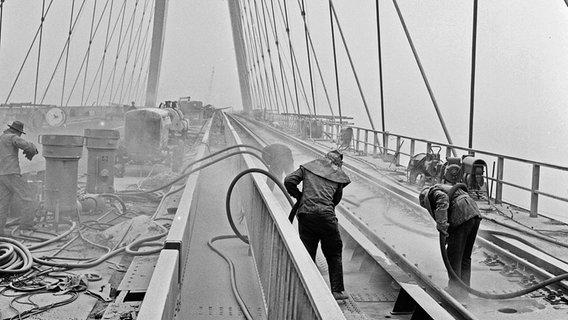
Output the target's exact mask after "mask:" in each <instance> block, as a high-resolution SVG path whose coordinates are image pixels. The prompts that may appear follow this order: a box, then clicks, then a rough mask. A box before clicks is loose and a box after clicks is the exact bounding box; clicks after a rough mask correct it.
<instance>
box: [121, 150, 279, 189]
mask: <svg viewBox="0 0 568 320" xmlns="http://www.w3.org/2000/svg"><path fill="white" fill-rule="evenodd" d="M243 153H246V154H250V155H252V156H254V157H256V158H258V159H259V160H260V161H261V162H262V163H263V164H264V165H265V166H266V167H268V165H267V164H266V162H265V161H264V160H263V159H262V158H261V157H260V156H259V155H257V154H256V153H254V152H252V151H247V150H241V151H238V152H233V153H229V154H227V155H225V156H223V157H221V158H219V159H215V160H214V161H212V162H209V163H207V164H204V165H202V166H199V167H197V168H194V169H192V170H191V171H189V172H187V173H184V174H182V175H181V176H179V177H177V178H175V179H174V180H172V181H170V182H168V183H167V184H165V185H163V186H160V187H158V188H155V189H152V190H149V191H143V192H128V191H123V192H122V194H128V195H133V194H144V193H153V192H156V191H159V190H162V189H164V188H167V187H169V186H171V185H173V184H175V183H176V182H178V181H180V180H182V179H184V178H186V177H187V176H189V175H190V174H192V173H194V172H196V171H199V170H201V169H204V168H207V167H208V166H210V165H212V164H214V163H217V162H219V161H221V160H224V159H226V158H229V157H232V156H235V155H240V154H243ZM199 161H201V159H200V160H197V161H194V162H192V163H190V164H189V165H188V166H191V165H193V163H195V162H199ZM184 171H185V169H184ZM117 194H121V193H117Z"/></svg>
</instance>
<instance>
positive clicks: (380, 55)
mask: <svg viewBox="0 0 568 320" xmlns="http://www.w3.org/2000/svg"><path fill="white" fill-rule="evenodd" d="M375 12H376V20H377V44H378V45H377V47H378V48H377V54H378V56H379V57H378V58H379V70H378V71H379V102H380V104H381V125H382V126H381V128H382V130H383V132H386V128H385V101H384V94H383V57H382V50H381V14H380V6H379V0H376V2H375ZM383 137H384V139H385V140H383V145H386V144H387V141H386V139H388V138H387V136H386V135H385V136H383Z"/></svg>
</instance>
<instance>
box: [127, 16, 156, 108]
mask: <svg viewBox="0 0 568 320" xmlns="http://www.w3.org/2000/svg"><path fill="white" fill-rule="evenodd" d="M153 10H154V6H152V7H151V9H150V15H149V18H148V23H147V26H146V31H145V32H144V38H143V40H142V43H141V44H140V41H139V43H138V45H137V47H136V54H135V58H134V64H133V66H132V73H131V75H130V81H129V84H128V93H127V96H128V97H129V99H128V100H132V101H134V98H135V97H133V96H132V90H133V89H134V84H133V83H134V78H135V75H134V74H135V73H136V67H137V66H138V62H139V61H140V62H141V64H142V63H143V62H144V53H145V52H146V51H145V50H146V45H147V43H148V35H149V34H150V32H149V30H150V21H151V20H152V16H151V14H152V13H153V12H154V11H153ZM145 14H146V12H145V10H144V12H142V19H141V20H144V15H145ZM135 92H136V91H135Z"/></svg>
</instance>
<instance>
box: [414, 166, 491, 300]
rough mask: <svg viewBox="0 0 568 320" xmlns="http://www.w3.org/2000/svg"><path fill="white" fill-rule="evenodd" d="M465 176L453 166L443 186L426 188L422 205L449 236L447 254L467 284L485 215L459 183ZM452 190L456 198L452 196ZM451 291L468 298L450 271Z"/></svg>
mask: <svg viewBox="0 0 568 320" xmlns="http://www.w3.org/2000/svg"><path fill="white" fill-rule="evenodd" d="M460 174H461V171H460V166H459V165H456V164H452V165H449V166H448V167H447V168H446V169H445V171H444V176H443V179H442V183H441V184H436V185H434V186H431V187H426V188H424V189H422V191H421V192H420V196H419V201H420V205H421V206H422V207H424V208H426V209H427V210H428V212H429V213H430V215H431V216H432V217H433V218H434V220H436V227H437V229H438V231H439V232H440V233H442V234H443V235H445V236H446V237H447V248H446V253H447V255H448V260H449V263H450V266H451V267H452V269H453V271H454V272H455V273H456V275H457V276H458V277H460V279H461V280H462V282H463V283H465V284H466V285H468V286H469V285H470V280H471V254H472V251H473V245H474V243H475V238H476V237H477V231H478V229H479V224H480V222H481V213H480V211H479V208H478V206H477V203H476V202H475V200H473V199H472V198H471V197H470V196H469V193H468V191H467V187H466V186H465V185H464V184H463V183H459V184H456V183H457V182H458V180H459V176H460ZM452 190H455V192H453V195H451V196H452V198H451V199H449V197H448V195H449V194H450V192H451V191H452ZM448 278H449V281H448V292H449V293H451V294H452V295H454V296H455V297H456V298H465V297H467V295H468V294H467V291H465V290H464V289H463V288H462V287H460V285H459V284H458V281H457V279H455V278H453V277H452V275H451V273H450V271H449V270H448Z"/></svg>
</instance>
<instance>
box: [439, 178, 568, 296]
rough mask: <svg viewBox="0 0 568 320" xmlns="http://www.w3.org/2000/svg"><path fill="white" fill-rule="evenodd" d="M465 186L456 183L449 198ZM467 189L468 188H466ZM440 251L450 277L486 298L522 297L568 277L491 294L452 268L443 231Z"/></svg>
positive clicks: (560, 276) (563, 275) (565, 275)
mask: <svg viewBox="0 0 568 320" xmlns="http://www.w3.org/2000/svg"><path fill="white" fill-rule="evenodd" d="M462 187H465V184H463V183H458V184H456V185H454V186H453V187H452V188H451V189H450V191H449V192H448V198H449V199H452V196H453V195H454V192H455V191H456V190H457V189H459V188H462ZM466 190H467V189H466ZM440 251H441V252H442V259H443V260H444V265H445V266H446V269H447V270H448V272H449V274H450V277H452V278H453V279H454V280H456V282H457V283H458V284H459V285H460V287H462V288H463V289H465V290H467V292H469V293H471V294H473V295H475V296H478V297H481V298H485V299H495V300H497V299H511V298H516V297H520V296H522V295H524V294H527V293H530V292H533V291H536V290H538V289H540V288H544V287H546V286H548V285H550V284H553V283H556V282H559V281H562V280H565V279H568V273H563V274H561V275H558V276H556V277H552V278H549V279H547V280H544V281H542V282H539V283H537V284H535V285H533V286H530V287H528V288H525V289H522V290H519V291H514V292H510V293H501V294H491V293H487V292H481V291H478V290H475V289H473V288H472V287H470V286H469V285H467V284H465V283H464V282H463V281H462V280H461V278H460V277H459V276H458V275H457V274H456V272H455V271H454V269H453V268H452V266H451V265H450V259H449V258H448V253H447V251H446V236H445V235H444V234H443V233H440Z"/></svg>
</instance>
